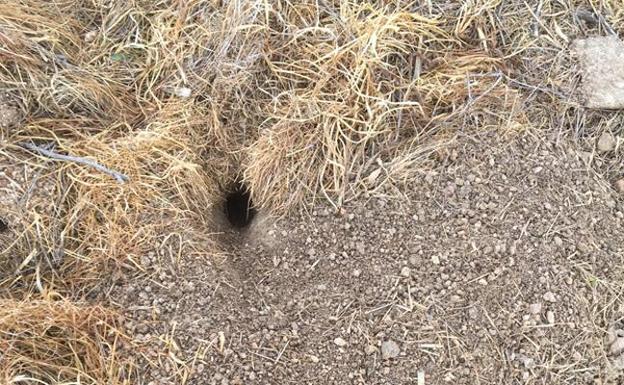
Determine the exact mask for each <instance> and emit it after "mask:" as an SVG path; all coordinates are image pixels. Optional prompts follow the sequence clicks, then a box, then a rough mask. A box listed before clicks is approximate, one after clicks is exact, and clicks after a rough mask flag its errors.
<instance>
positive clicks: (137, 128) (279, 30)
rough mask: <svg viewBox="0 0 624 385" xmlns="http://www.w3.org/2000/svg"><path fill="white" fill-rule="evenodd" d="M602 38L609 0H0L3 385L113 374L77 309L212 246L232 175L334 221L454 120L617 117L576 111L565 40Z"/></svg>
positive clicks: (260, 197)
mask: <svg viewBox="0 0 624 385" xmlns="http://www.w3.org/2000/svg"><path fill="white" fill-rule="evenodd" d="M597 15H598V16H597ZM623 30H624V6H622V5H621V2H620V0H588V1H569V0H544V1H541V0H540V1H534V2H522V1H500V0H499V1H496V0H474V1H462V2H459V1H457V2H455V1H417V2H412V1H390V0H387V1H384V0H380V1H370V2H360V1H332V0H307V1H292V2H289V1H282V0H275V1H266V0H257V1H243V0H232V1H217V0H214V1H208V0H192V1H151V0H145V1H142V0H134V1H127V2H117V1H97V0H92V1H88V0H85V1H69V0H57V1H43V0H0V88H1V89H0V91H2V92H3V96H2V97H1V98H0V116H2V117H4V118H3V119H4V120H3V123H1V124H0V154H1V157H0V173H1V175H2V177H3V178H0V194H1V195H0V219H2V221H3V222H2V223H3V227H6V228H4V229H3V231H2V233H0V246H1V254H0V262H1V265H2V272H1V277H0V278H2V282H3V288H4V290H3V293H4V294H3V295H4V297H5V298H4V299H2V302H1V305H0V309H1V311H0V347H2V348H1V349H0V372H1V373H2V379H3V381H4V382H5V383H11V382H13V383H26V382H29V380H28V379H29V378H32V379H33V380H32V381H40V382H41V383H51V384H52V383H73V382H77V381H81V383H109V384H113V383H124V382H128V381H130V377H129V373H128V372H127V371H125V370H123V369H122V368H123V365H122V364H121V363H120V362H118V361H117V358H118V357H117V356H116V354H115V349H114V344H115V341H116V340H118V339H119V338H122V337H121V336H122V334H121V332H120V331H119V330H118V329H116V328H115V327H113V326H112V325H113V323H114V322H113V320H114V319H115V317H113V316H112V315H111V313H110V311H109V310H104V309H101V308H99V307H91V306H87V305H82V304H81V301H82V299H83V296H84V295H85V293H87V292H88V290H89V289H90V288H93V287H94V286H97V285H102V282H103V281H102V278H103V277H110V276H111V275H113V276H114V275H115V274H124V273H128V271H130V270H140V269H141V263H140V257H141V256H142V255H144V254H145V253H147V252H149V251H150V250H154V249H157V248H165V249H167V250H169V251H170V255H169V257H171V258H179V257H180V256H182V255H184V254H185V253H192V252H195V251H197V252H209V251H210V250H214V246H212V245H211V243H210V240H206V239H205V238H206V235H205V234H206V233H208V232H209V231H210V228H211V226H210V223H211V221H212V219H211V210H209V209H207V208H209V207H210V206H211V205H214V204H215V203H216V202H218V200H219V199H220V197H221V194H222V193H223V191H224V190H226V189H227V188H228V187H229V186H230V185H231V184H232V183H233V182H234V181H235V180H244V181H245V182H246V183H247V185H248V186H249V188H250V189H251V191H252V194H253V197H254V200H255V202H256V204H257V205H259V206H262V207H265V208H267V209H270V210H273V211H275V212H279V213H283V212H286V211H287V210H288V209H290V208H293V207H296V206H300V205H302V204H307V203H309V202H311V201H313V200H314V199H317V198H318V199H327V200H328V201H330V202H331V203H332V204H333V205H334V206H335V207H336V208H339V207H340V206H341V205H342V203H343V202H344V201H345V200H348V199H350V198H351V197H353V196H355V195H357V194H359V193H362V192H363V191H367V190H374V189H376V188H378V187H379V186H380V185H381V184H384V183H390V184H393V185H400V184H401V183H402V182H405V181H408V180H410V179H412V178H414V177H415V174H414V173H413V172H412V171H413V169H414V165H417V164H418V163H419V162H420V161H421V160H422V159H423V158H426V157H427V156H429V155H430V154H431V153H432V152H440V151H444V147H443V145H444V143H446V142H448V141H452V139H453V136H454V134H455V133H456V132H457V131H458V130H463V129H464V128H465V127H466V126H467V125H468V124H469V125H471V126H473V127H474V126H477V127H480V126H488V127H489V126H493V125H494V126H498V127H500V129H501V132H510V131H511V132H513V131H518V130H525V129H529V128H544V127H554V128H558V129H560V130H561V131H562V132H564V131H566V130H569V131H575V132H576V133H577V134H587V133H588V128H587V127H590V126H594V127H597V128H598V129H604V128H608V127H610V126H613V125H615V124H618V122H617V121H614V120H612V119H611V120H608V119H606V118H603V117H602V115H601V114H600V113H592V112H587V111H585V110H583V109H582V108H579V105H578V103H577V102H576V101H575V100H574V98H573V97H572V93H571V89H572V87H573V86H574V82H575V77H574V74H573V62H572V61H571V58H570V54H569V52H568V50H567V46H568V44H569V42H570V41H571V40H572V39H573V38H575V37H577V36H584V35H600V34H605V33H610V32H622V31H623ZM28 145H31V146H32V145H36V146H37V147H38V148H42V149H47V150H49V151H53V152H54V153H56V154H65V155H70V156H73V157H80V158H84V159H90V160H92V161H95V162H97V163H99V164H100V165H103V166H104V167H106V168H107V169H109V170H114V171H116V172H118V173H121V174H123V175H125V176H126V177H127V180H126V181H124V180H122V179H120V178H117V179H116V178H113V177H111V175H109V174H108V173H106V172H102V171H101V170H97V169H95V168H93V167H89V166H88V165H85V164H82V163H79V162H75V161H71V160H55V159H51V158H50V157H48V156H45V155H43V154H42V153H37V152H36V151H32V150H28V149H26V148H25V146H28ZM371 165H375V166H376V167H371ZM378 166H381V168H380V167H378ZM379 169H383V170H384V172H383V173H380V172H379V171H378V170H379ZM371 170H377V171H371ZM51 291H54V292H57V293H60V294H57V295H55V296H50V295H49V293H50V292H51ZM8 293H10V295H9V294H8ZM26 293H35V294H26ZM60 297H62V298H65V299H63V300H58V299H57V298H60Z"/></svg>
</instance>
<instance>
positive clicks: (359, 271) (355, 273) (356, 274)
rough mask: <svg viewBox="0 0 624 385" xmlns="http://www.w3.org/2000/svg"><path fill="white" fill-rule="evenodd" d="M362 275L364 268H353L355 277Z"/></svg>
mask: <svg viewBox="0 0 624 385" xmlns="http://www.w3.org/2000/svg"><path fill="white" fill-rule="evenodd" d="M360 275H362V270H359V269H355V270H353V276H354V277H355V278H357V277H359V276H360Z"/></svg>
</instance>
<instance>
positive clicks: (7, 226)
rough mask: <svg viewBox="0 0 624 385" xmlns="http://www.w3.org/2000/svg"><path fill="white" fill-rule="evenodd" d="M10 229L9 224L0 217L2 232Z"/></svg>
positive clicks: (0, 231)
mask: <svg viewBox="0 0 624 385" xmlns="http://www.w3.org/2000/svg"><path fill="white" fill-rule="evenodd" d="M8 230H9V225H8V224H7V223H6V222H5V221H3V220H2V218H0V233H4V232H5V231H8Z"/></svg>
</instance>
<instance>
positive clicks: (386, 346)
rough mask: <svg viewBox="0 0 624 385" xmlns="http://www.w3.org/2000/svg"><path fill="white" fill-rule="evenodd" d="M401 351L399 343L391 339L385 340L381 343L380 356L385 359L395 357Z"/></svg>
mask: <svg viewBox="0 0 624 385" xmlns="http://www.w3.org/2000/svg"><path fill="white" fill-rule="evenodd" d="M400 352H401V348H399V345H398V344H397V343H396V342H394V341H393V340H387V341H384V342H382V343H381V358H383V359H384V360H387V359H389V358H395V357H397V356H398V355H399V353H400Z"/></svg>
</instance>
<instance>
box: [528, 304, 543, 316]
mask: <svg viewBox="0 0 624 385" xmlns="http://www.w3.org/2000/svg"><path fill="white" fill-rule="evenodd" d="M541 312H542V304H541V303H539V302H538V303H532V304H530V305H529V313H531V314H539V313H541Z"/></svg>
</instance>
